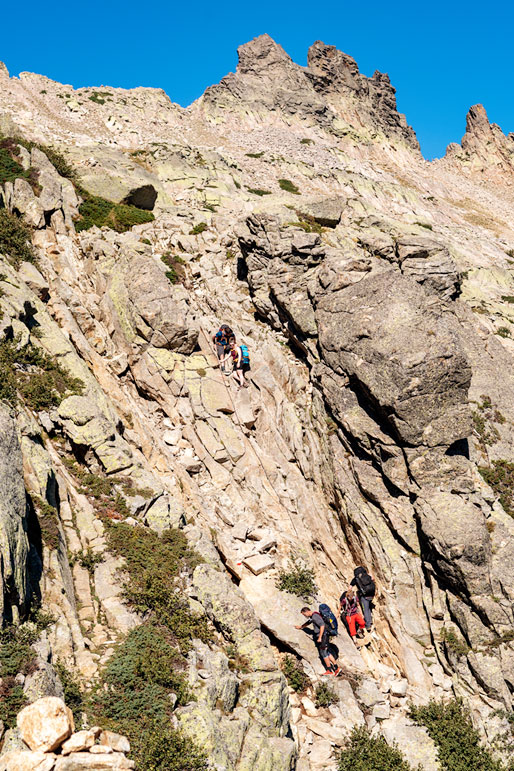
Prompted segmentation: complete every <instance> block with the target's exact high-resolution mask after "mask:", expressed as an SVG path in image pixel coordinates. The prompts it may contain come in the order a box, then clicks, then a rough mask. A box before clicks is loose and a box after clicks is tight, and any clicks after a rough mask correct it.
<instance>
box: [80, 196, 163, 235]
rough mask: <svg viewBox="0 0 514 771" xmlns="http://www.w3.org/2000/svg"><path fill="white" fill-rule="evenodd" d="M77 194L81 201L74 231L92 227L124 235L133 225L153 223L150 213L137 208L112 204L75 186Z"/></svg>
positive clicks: (129, 205) (152, 216) (123, 204)
mask: <svg viewBox="0 0 514 771" xmlns="http://www.w3.org/2000/svg"><path fill="white" fill-rule="evenodd" d="M77 192H78V194H79V195H80V196H81V197H82V199H83V201H82V203H81V204H80V206H79V214H80V219H78V220H77V221H76V222H75V230H76V231H77V233H80V232H81V231H82V230H89V229H90V228H92V227H93V226H94V225H96V226H97V227H99V228H101V227H104V226H105V227H108V228H111V230H115V231H116V232H117V233H125V232H126V231H127V230H130V228H131V227H132V226H133V225H142V224H144V223H145V222H153V221H154V219H155V217H154V215H153V214H152V212H151V211H146V210H145V209H138V208H137V206H132V204H125V203H113V202H112V201H108V200H107V199H106V198H102V197H101V196H99V195H91V193H88V192H87V190H84V188H83V187H81V186H80V185H77Z"/></svg>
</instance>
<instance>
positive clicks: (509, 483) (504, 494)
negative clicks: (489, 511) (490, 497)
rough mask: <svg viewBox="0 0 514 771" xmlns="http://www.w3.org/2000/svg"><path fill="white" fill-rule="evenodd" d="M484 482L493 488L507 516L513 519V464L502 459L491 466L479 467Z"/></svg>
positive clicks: (494, 461)
mask: <svg viewBox="0 0 514 771" xmlns="http://www.w3.org/2000/svg"><path fill="white" fill-rule="evenodd" d="M478 470H479V471H480V473H481V475H482V477H483V478H484V481H485V482H487V484H488V485H489V486H490V487H492V488H493V490H494V492H495V493H496V495H497V496H498V497H499V499H500V503H501V505H502V506H503V508H504V509H505V511H506V513H507V514H510V516H511V517H514V463H511V462H510V461H508V460H504V459H503V458H502V459H500V460H493V463H492V466H489V467H487V466H479V467H478Z"/></svg>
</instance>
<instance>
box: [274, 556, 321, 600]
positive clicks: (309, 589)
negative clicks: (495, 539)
mask: <svg viewBox="0 0 514 771" xmlns="http://www.w3.org/2000/svg"><path fill="white" fill-rule="evenodd" d="M276 585H277V588H278V589H280V591H281V592H289V593H290V594H296V596H297V597H303V598H304V599H305V600H308V599H309V598H310V597H313V596H314V595H315V594H316V591H317V586H316V584H315V581H314V571H313V570H311V569H310V568H308V567H307V566H306V565H304V564H302V563H301V562H300V560H299V559H298V558H297V557H294V556H293V557H291V559H290V560H289V569H288V570H280V571H279V574H278V579H277V582H276Z"/></svg>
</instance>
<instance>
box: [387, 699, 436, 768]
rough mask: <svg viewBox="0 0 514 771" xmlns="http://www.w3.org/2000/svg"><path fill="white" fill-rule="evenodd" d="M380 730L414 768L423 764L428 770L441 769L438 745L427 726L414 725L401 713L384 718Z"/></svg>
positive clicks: (422, 766)
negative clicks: (431, 737) (430, 735)
mask: <svg viewBox="0 0 514 771" xmlns="http://www.w3.org/2000/svg"><path fill="white" fill-rule="evenodd" d="M380 730H381V732H382V734H383V735H384V737H385V739H386V741H387V743H388V744H390V745H394V744H396V745H397V746H398V749H399V750H400V751H401V752H403V754H404V755H405V757H406V759H407V761H408V762H409V763H410V765H411V766H412V768H418V767H419V766H421V768H423V769H424V770H425V769H426V771H440V765H439V762H438V760H437V749H436V745H435V744H434V742H433V741H432V739H430V737H429V735H428V733H427V730H426V728H423V727H422V726H417V725H414V724H413V723H411V722H409V720H408V719H407V718H406V717H404V716H402V715H401V714H398V713H397V714H396V715H394V716H393V717H390V718H389V719H388V720H383V721H382V722H381V724H380Z"/></svg>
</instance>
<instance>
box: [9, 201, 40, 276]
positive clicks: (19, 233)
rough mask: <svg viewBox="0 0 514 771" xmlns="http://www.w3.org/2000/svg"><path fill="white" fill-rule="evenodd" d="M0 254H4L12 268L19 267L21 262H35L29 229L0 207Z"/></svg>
mask: <svg viewBox="0 0 514 771" xmlns="http://www.w3.org/2000/svg"><path fill="white" fill-rule="evenodd" d="M0 254H3V255H5V257H6V258H7V261H8V262H9V263H10V264H11V265H12V266H13V267H14V268H19V266H20V264H21V263H22V262H32V263H34V264H37V260H36V255H35V253H34V249H33V248H32V242H31V237H30V230H29V229H28V228H27V227H26V226H25V225H24V224H23V222H22V221H21V220H20V219H19V218H18V217H16V215H14V214H9V212H8V211H7V210H6V209H0Z"/></svg>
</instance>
